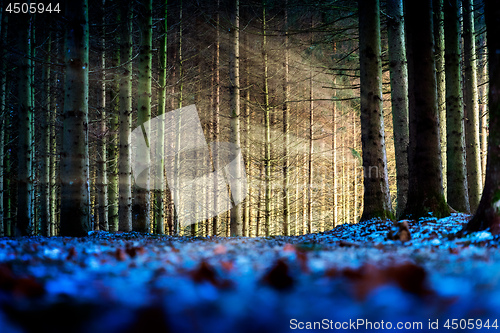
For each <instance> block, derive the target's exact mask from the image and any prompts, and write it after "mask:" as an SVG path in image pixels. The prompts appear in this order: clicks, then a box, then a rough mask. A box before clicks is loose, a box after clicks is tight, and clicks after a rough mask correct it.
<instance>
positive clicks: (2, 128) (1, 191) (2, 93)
mask: <svg viewBox="0 0 500 333" xmlns="http://www.w3.org/2000/svg"><path fill="white" fill-rule="evenodd" d="M7 23H8V15H6V14H5V13H4V10H3V7H2V18H1V19H0V29H1V30H2V31H1V33H0V36H1V40H0V43H1V45H2V48H1V51H0V57H1V58H0V66H1V67H0V116H1V117H2V119H0V237H3V236H7V230H6V229H7V228H6V227H7V224H6V223H5V219H4V216H5V215H6V214H5V213H6V212H5V210H4V201H5V198H6V196H7V195H6V194H7V191H6V188H7V187H6V186H5V183H6V180H7V173H6V172H5V171H6V170H5V164H4V161H5V156H6V154H5V151H6V149H5V148H6V145H7V143H8V142H6V141H5V136H6V135H5V133H6V132H7V124H8V121H7V118H8V114H7V96H8V95H7V59H6V58H7V52H6V51H5V49H6V48H5V43H6V42H7Z"/></svg>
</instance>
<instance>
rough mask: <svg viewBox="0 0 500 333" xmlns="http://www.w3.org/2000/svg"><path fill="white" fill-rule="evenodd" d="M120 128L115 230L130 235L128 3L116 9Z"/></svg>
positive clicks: (130, 15)
mask: <svg viewBox="0 0 500 333" xmlns="http://www.w3.org/2000/svg"><path fill="white" fill-rule="evenodd" d="M120 9H121V14H120V19H121V22H120V23H121V24H120V31H121V34H120V61H121V63H122V68H121V77H120V92H119V99H120V126H119V154H120V156H119V164H118V173H119V189H118V193H119V199H118V200H119V203H118V206H119V208H118V211H119V226H118V228H119V230H120V231H126V232H127V231H132V189H131V184H132V183H131V182H132V167H131V163H130V157H131V142H130V133H131V125H132V62H131V60H132V8H131V1H130V0H128V1H127V2H126V3H123V4H122V5H121V6H120Z"/></svg>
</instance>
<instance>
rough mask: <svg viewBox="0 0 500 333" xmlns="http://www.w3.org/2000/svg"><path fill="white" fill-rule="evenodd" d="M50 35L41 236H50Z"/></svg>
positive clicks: (45, 78)
mask: <svg viewBox="0 0 500 333" xmlns="http://www.w3.org/2000/svg"><path fill="white" fill-rule="evenodd" d="M51 37H52V36H51V34H50V33H49V37H48V40H47V41H46V44H45V62H46V64H45V66H43V72H42V74H43V79H42V81H43V85H44V86H43V93H44V96H43V108H42V110H43V115H42V118H41V124H40V132H41V133H40V134H41V135H40V146H39V147H40V155H41V156H40V157H41V159H40V232H41V235H42V236H50V225H51V223H52V221H51V214H50V134H51V127H52V126H51V125H50V121H51V113H52V103H51V96H50V95H51V84H52V79H51V71H50V66H49V64H50V62H51V45H52V42H51V39H52V38H51Z"/></svg>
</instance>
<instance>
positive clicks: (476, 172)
mask: <svg viewBox="0 0 500 333" xmlns="http://www.w3.org/2000/svg"><path fill="white" fill-rule="evenodd" d="M462 7H463V11H464V14H463V18H464V23H463V31H464V33H463V39H464V114H465V146H466V165H467V185H468V186H469V188H468V191H469V203H470V209H471V211H475V210H476V209H477V205H478V204H479V199H480V197H481V187H482V176H481V154H480V147H479V104H478V89H477V70H476V67H477V64H476V45H475V31H474V9H473V7H472V1H471V0H463V5H462Z"/></svg>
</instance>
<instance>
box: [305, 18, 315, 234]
mask: <svg viewBox="0 0 500 333" xmlns="http://www.w3.org/2000/svg"><path fill="white" fill-rule="evenodd" d="M313 25H314V24H313V19H312V17H311V29H312V28H313ZM310 42H311V45H313V39H312V33H310ZM313 157H314V85H313V72H312V53H311V58H310V59H309V154H308V159H307V161H308V168H307V185H308V186H307V232H308V233H312V232H313V181H314V179H313V176H314V170H313V168H314V161H313Z"/></svg>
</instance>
